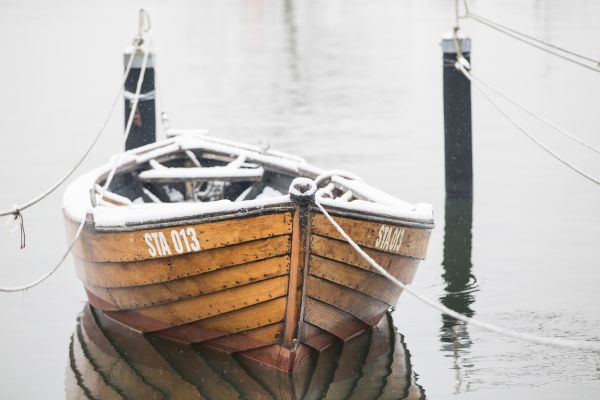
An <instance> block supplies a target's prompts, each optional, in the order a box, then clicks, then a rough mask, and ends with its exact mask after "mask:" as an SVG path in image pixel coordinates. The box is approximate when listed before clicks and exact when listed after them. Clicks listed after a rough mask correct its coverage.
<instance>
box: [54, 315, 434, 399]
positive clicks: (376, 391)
mask: <svg viewBox="0 0 600 400" xmlns="http://www.w3.org/2000/svg"><path fill="white" fill-rule="evenodd" d="M313 333H315V332H313ZM71 341H72V343H71V346H70V350H69V366H68V367H67V370H66V379H65V384H66V387H65V393H66V398H67V399H85V398H88V399H99V398H101V399H123V398H128V399H129V398H132V399H138V398H140V399H141V398H143V399H199V400H202V399H223V400H225V399H273V398H277V399H289V400H296V399H322V398H327V399H337V398H349V399H366V400H369V399H380V398H383V399H405V398H406V399H420V398H424V391H423V389H422V388H421V387H420V386H419V385H418V384H417V383H416V378H415V373H414V372H413V371H412V368H411V362H410V355H409V353H408V351H407V349H406V345H405V344H404V342H403V340H402V336H401V335H398V334H397V333H396V332H395V329H394V327H393V324H392V319H391V315H390V314H389V313H388V314H386V316H385V317H384V318H382V320H381V321H380V322H379V323H378V324H377V325H376V326H375V327H373V328H369V329H367V330H365V331H363V332H362V333H361V334H359V335H357V336H356V337H354V338H353V339H350V340H347V341H345V342H343V341H341V340H337V341H336V342H335V344H334V345H333V346H329V347H327V348H325V349H323V350H322V351H318V352H313V353H310V355H309V356H308V357H307V358H306V360H305V362H303V363H302V364H300V365H298V367H297V368H296V369H295V370H294V371H293V372H292V373H289V374H288V373H285V372H282V371H279V370H277V369H274V368H270V366H269V365H268V364H264V363H259V362H256V361H255V360H254V359H252V358H250V357H246V356H243V355H240V354H239V353H236V354H230V353H226V352H222V351H219V350H217V349H215V348H213V347H210V346H206V345H205V344H201V345H189V344H184V343H181V342H176V341H171V340H167V339H165V338H163V337H161V336H160V335H157V334H153V333H151V334H141V333H139V332H135V331H133V330H130V329H128V328H126V327H124V326H123V325H121V324H119V323H117V322H115V321H114V320H112V319H110V318H108V317H107V316H106V314H105V313H103V312H101V311H100V310H97V309H94V308H93V307H90V306H88V305H86V306H85V308H84V310H83V312H82V313H81V316H80V318H79V319H78V322H77V326H76V329H75V332H74V333H73V336H72V338H71Z"/></svg>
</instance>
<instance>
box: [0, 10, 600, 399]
mask: <svg viewBox="0 0 600 400" xmlns="http://www.w3.org/2000/svg"><path fill="white" fill-rule="evenodd" d="M452 3H453V2H451V1H443V0H428V1H423V0H420V1H416V0H413V1H409V0H404V1H401V0H398V1H391V0H389V1H385V0H378V1H369V2H365V1H359V0H346V1H341V0H329V1H316V0H308V1H297V0H285V1H283V0H282V1H266V0H263V1H261V0H246V1H242V0H239V1H233V0H232V1H229V0H228V1H185V2H183V1H182V2H179V3H176V4H166V3H165V2H158V1H147V2H141V1H131V2H127V3H125V2H118V1H104V2H86V3H83V2H77V1H62V0H61V1H55V2H45V1H7V0H2V1H0V48H1V49H2V62H0V90H1V93H2V96H0V110H2V111H0V132H2V141H1V144H0V182H1V185H0V187H1V188H2V190H1V191H0V205H1V206H2V208H5V207H7V206H9V205H10V204H12V203H14V202H22V201H23V200H25V199H27V198H29V197H31V196H32V195H34V194H37V193H38V192H40V191H41V190H43V189H45V188H46V186H48V185H49V184H50V183H51V182H54V181H55V180H56V179H57V177H58V176H60V175H61V174H62V173H63V172H64V171H65V170H66V169H67V168H68V167H69V166H71V165H72V164H73V163H74V162H75V160H76V159H77V157H78V156H79V154H81V152H82V151H83V149H84V148H85V146H86V145H87V143H89V141H90V138H91V137H92V135H93V134H94V132H95V131H96V130H97V129H98V127H99V125H100V123H101V121H102V119H103V118H104V116H105V114H106V113H107V111H108V108H109V105H110V103H111V101H112V98H113V96H115V94H116V91H117V89H118V84H119V81H120V74H121V68H122V61H121V53H120V52H121V51H122V49H123V48H124V47H125V46H126V45H128V44H129V41H130V38H131V37H132V35H133V34H134V33H135V30H136V20H135V18H136V11H137V9H138V8H139V7H140V6H143V7H145V8H147V9H148V10H149V11H150V13H151V15H152V19H153V25H154V41H155V48H156V51H157V52H158V57H159V59H158V68H159V70H158V74H159V79H160V86H161V87H160V89H161V91H162V93H161V94H162V97H161V100H162V101H163V103H164V106H165V107H166V108H167V110H168V111H169V112H170V116H171V119H172V123H173V125H174V126H175V127H181V128H185V127H204V128H208V129H210V130H211V131H212V132H213V134H215V135H218V136H222V137H225V138H231V139H239V140H244V141H248V142H251V143H257V142H258V141H259V140H262V142H263V143H265V142H267V143H270V144H271V146H272V147H274V148H278V149H281V150H284V151H287V152H291V153H297V154H299V155H302V156H304V157H305V158H306V159H307V160H308V161H309V162H311V163H314V164H316V165H318V166H321V167H324V168H334V167H335V168H343V169H348V170H352V171H354V172H356V173H358V174H359V175H361V176H363V177H364V178H365V179H366V180H367V181H369V182H371V183H373V184H374V185H375V186H378V187H381V188H382V189H384V190H386V191H388V192H390V193H392V194H394V195H397V196H398V197H401V198H404V199H406V200H408V201H413V202H429V203H432V204H433V206H434V209H435V216H436V217H435V219H436V225H437V227H436V229H435V230H434V233H433V237H432V240H431V245H430V249H429V255H428V259H427V260H426V261H425V262H423V263H422V264H421V267H420V270H419V272H418V274H417V278H416V280H415V283H414V284H415V287H416V288H418V289H419V290H420V291H421V292H423V293H425V294H426V295H427V296H429V297H431V298H436V299H439V300H441V301H442V302H443V303H444V304H447V305H448V306H450V307H452V308H454V309H456V310H458V311H461V312H463V313H466V314H468V315H473V316H476V317H479V318H481V319H484V320H486V321H489V322H493V323H496V324H499V325H502V326H506V327H510V328H514V329H517V330H520V331H524V332H531V333H536V334H541V335H549V336H556V337H569V338H578V339H589V340H599V339H600V311H599V307H598V304H600V285H598V282H600V268H599V267H600V246H599V243H600V191H599V188H598V187H597V186H594V185H593V184H591V183H589V182H587V181H585V180H583V179H582V178H580V177H579V176H577V175H575V174H574V173H573V172H571V171H569V170H567V169H566V168H564V167H563V166H562V165H561V164H560V163H558V162H557V161H555V160H553V159H551V158H549V157H548V156H547V155H546V154H545V153H543V152H542V151H540V150H539V149H538V148H537V147H535V146H534V145H533V144H532V143H531V142H530V141H528V140H527V139H526V138H524V137H523V136H521V135H520V133H518V131H516V130H515V129H514V128H513V127H512V126H511V125H509V124H508V123H507V122H506V121H505V120H503V119H502V117H501V116H499V115H498V114H497V113H496V112H495V111H494V110H493V109H492V108H490V106H489V104H487V103H486V102H485V99H484V98H482V97H481V96H479V95H478V94H477V93H475V94H474V98H473V103H474V110H473V119H474V143H473V146H474V171H475V197H474V201H473V202H446V201H445V195H444V182H443V177H444V171H443V120H442V112H441V111H442V104H441V98H442V94H441V51H440V48H439V46H438V42H439V39H440V36H441V35H442V34H443V33H444V32H445V31H447V30H448V29H449V28H450V27H451V25H452ZM472 7H473V9H474V10H476V11H478V12H479V13H481V14H483V15H485V16H488V17H490V18H492V19H496V20H498V21H501V22H504V23H507V24H509V25H511V26H514V27H517V28H520V29H522V30H524V31H526V32H529V33H531V34H533V35H535V36H537V37H540V38H543V39H545V40H548V41H551V42H555V43H557V44H562V45H565V46H567V47H569V48H572V49H574V50H577V51H580V52H582V53H584V54H590V55H597V54H598V49H600V35H599V30H600V2H597V1H594V0H587V1H586V0H575V1H558V0H548V1H541V0H527V1H522V0H521V1H517V0H511V1H502V2H500V1H491V0H490V1H482V0H478V1H472ZM463 29H465V30H466V31H467V32H468V33H469V34H470V35H471V37H472V38H473V54H472V61H473V65H474V71H476V72H477V73H478V74H479V76H480V77H482V78H483V79H485V80H487V81H488V82H490V83H492V84H494V85H496V86H498V87H501V88H503V89H504V90H505V91H506V92H508V93H509V94H512V95H513V96H514V97H515V98H517V99H519V100H520V101H522V102H523V103H525V104H527V105H529V106H530V107H531V108H532V109H533V110H535V111H538V112H540V113H542V114H543V115H545V116H548V117H551V118H552V120H553V121H554V122H556V123H557V124H559V125H561V126H563V127H565V128H567V129H569V130H571V131H573V132H576V133H577V134H578V135H579V136H581V137H582V138H584V139H585V140H587V141H589V142H591V143H593V144H595V145H596V146H599V145H600V137H599V136H598V132H599V131H600V119H598V117H597V116H598V109H599V106H600V100H599V98H598V93H600V79H599V76H598V75H597V74H595V73H593V72H588V71H585V70H582V69H580V68H578V67H576V66H572V65H571V64H568V63H565V62H563V61H561V60H558V59H555V58H553V57H551V56H549V55H547V54H545V53H541V52H539V51H537V50H534V49H531V48H528V47H525V46H524V45H521V44H519V43H516V42H513V41H511V40H510V39H508V38H505V37H503V36H500V35H499V34H497V33H496V32H494V31H490V30H489V29H487V28H485V27H483V26H479V25H475V23H474V22H470V21H465V22H464V23H463ZM121 114H122V113H121V112H120V110H119V112H118V113H117V114H116V116H115V118H114V120H113V121H112V122H111V125H110V127H109V128H110V130H109V132H108V135H107V136H106V137H105V138H104V139H103V141H102V142H101V143H100V145H99V146H98V148H97V149H96V150H95V151H94V153H93V154H92V156H91V157H90V160H89V161H88V162H86V165H85V167H84V168H86V169H89V168H91V167H92V166H94V165H97V164H98V163H100V162H104V161H105V160H106V159H107V158H108V156H109V154H112V153H114V152H115V151H116V150H117V148H118V143H119V142H120V139H119V137H120V135H119V131H120V128H121V126H122V120H121V118H122V115H121ZM515 115H516V116H517V117H518V118H520V119H521V120H522V121H526V125H527V126H528V127H530V128H531V129H532V130H533V131H534V132H536V133H538V134H539V135H541V137H543V139H544V140H545V141H546V142H548V143H549V144H550V145H551V146H552V147H553V148H555V149H557V150H560V152H561V154H563V155H564V156H565V157H567V158H568V159H569V160H572V161H573V162H574V163H576V164H577V165H578V166H580V167H581V168H582V169H584V170H586V171H588V172H589V173H591V174H592V175H595V176H600V160H599V158H598V157H597V156H596V155H594V154H593V153H591V152H588V151H586V150H585V149H581V148H580V147H577V146H576V145H573V144H572V143H571V142H567V141H565V140H564V139H562V138H561V137H558V136H555V135H554V134H553V133H552V132H549V131H547V129H544V127H543V126H540V125H537V124H535V123H531V122H530V121H529V119H527V118H526V117H525V116H523V115H521V114H518V113H516V112H515ZM60 202H61V199H60V194H56V195H53V196H52V197H50V198H49V199H48V200H46V201H45V202H43V203H42V204H41V205H40V206H38V207H36V208H34V209H31V210H28V211H27V212H26V213H25V227H26V229H27V248H26V249H25V250H19V248H18V247H19V237H18V235H17V234H15V233H10V232H9V230H10V229H9V228H10V227H7V228H6V229H5V228H4V227H3V225H1V226H0V238H1V240H0V248H1V250H2V254H3V257H4V261H3V263H2V268H0V283H1V284H3V285H9V284H21V283H23V282H26V281H30V280H32V279H34V278H35V277H37V276H39V275H40V274H42V273H43V272H44V271H46V270H48V269H49V268H50V267H51V265H52V264H53V263H54V262H55V260H56V259H57V258H58V257H59V255H60V254H61V252H62V251H63V249H64V248H65V246H66V241H65V238H64V234H63V226H62V216H61V213H60ZM1 222H2V224H4V221H1ZM84 304H85V294H84V292H83V289H82V286H81V284H80V283H79V281H78V280H77V278H76V277H75V273H74V270H73V265H72V263H71V261H68V262H67V263H66V264H65V265H64V267H63V268H62V269H61V270H59V272H58V273H57V274H56V275H55V276H54V277H53V278H52V279H50V280H49V281H48V282H47V283H45V284H44V285H42V286H41V287H39V288H37V289H35V290H31V291H28V292H26V293H24V294H14V295H2V296H0V320H1V327H2V329H1V330H0V339H1V340H0V360H1V362H0V397H2V398H61V397H64V395H65V376H66V375H65V370H66V369H67V367H68V365H69V345H70V337H71V335H72V334H73V332H76V331H77V328H76V325H77V321H76V320H77V315H78V314H79V313H80V312H81V310H82V309H83V308H84ZM394 318H395V323H396V325H397V327H398V329H399V331H400V332H402V334H403V335H404V339H403V343H404V346H405V347H406V349H407V350H408V351H409V352H410V364H411V367H412V371H414V372H415V377H416V379H417V382H418V384H419V385H420V387H421V388H422V389H423V390H424V391H425V394H426V395H427V396H428V397H429V398H432V399H439V398H448V397H451V396H455V397H457V398H467V399H470V398H483V397H485V398H487V399H503V398H506V397H507V396H511V397H513V398H524V399H525V398H527V399H537V398H539V399H546V398H556V399H559V398H565V397H569V398H598V397H599V396H600V355H599V354H597V353H596V354H594V353H590V352H586V351H569V350H559V349H553V348H547V347H543V346H535V345H530V344H523V343H519V342H514V341H512V340H508V339H504V338H501V337H498V336H496V335H493V334H490V333H487V332H484V331H481V330H479V329H477V328H472V327H467V326H464V325H463V324H460V323H459V324H457V323H456V322H454V321H452V320H449V319H446V318H442V317H441V316H440V315H439V314H438V313H437V312H434V311H432V310H431V309H429V308H427V307H425V306H424V305H422V304H421V303H419V302H417V301H416V300H414V299H412V298H410V297H408V296H403V297H402V298H401V300H400V303H399V304H398V306H397V308H396V311H395V313H394ZM66 383H67V387H68V386H69V385H71V384H72V382H71V381H70V380H69V379H67V380H66Z"/></svg>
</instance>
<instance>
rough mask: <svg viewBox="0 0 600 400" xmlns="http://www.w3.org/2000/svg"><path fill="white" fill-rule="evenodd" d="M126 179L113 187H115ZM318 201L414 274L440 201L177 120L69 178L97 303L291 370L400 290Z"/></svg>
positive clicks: (70, 204)
mask: <svg viewBox="0 0 600 400" xmlns="http://www.w3.org/2000/svg"><path fill="white" fill-rule="evenodd" d="M111 171H114V178H113V179H112V180H111V182H110V185H109V187H108V189H107V191H106V192H104V193H103V185H104V184H105V182H106V181H107V179H109V176H110V175H111ZM316 202H318V203H319V204H320V205H321V206H322V207H324V208H325V209H326V210H327V211H328V212H329V213H331V215H333V216H334V217H335V218H336V220H337V222H338V223H339V225H340V226H341V227H342V228H343V229H344V231H345V232H347V233H348V234H349V235H350V236H351V237H352V238H353V239H354V240H355V241H356V243H358V244H359V245H361V246H363V247H364V248H366V249H367V251H368V252H369V254H370V255H371V257H373V258H374V259H375V260H376V261H377V262H378V263H380V264H381V265H382V266H383V267H384V268H386V269H387V270H388V272H389V273H391V274H392V275H393V276H395V277H396V278H398V279H400V280H402V281H404V282H406V283H410V282H411V281H412V279H413V277H414V274H415V272H416V268H417V265H418V263H419V260H421V259H424V258H425V254H426V250H427V244H428V241H429V236H430V231H431V229H432V228H433V218H432V210H431V206H429V205H427V204H416V205H413V204H409V203H406V202H404V201H402V200H399V199H397V198H395V197H393V196H391V195H389V194H387V193H384V192H382V191H380V190H378V189H375V188H373V187H371V186H370V185H368V184H367V183H365V182H364V181H362V180H361V179H360V178H358V177H356V176H354V175H353V174H350V173H347V172H343V171H324V170H321V169H319V168H316V167H314V166H312V165H310V164H308V163H307V162H306V161H304V159H302V158H301V157H298V156H294V155H289V154H285V153H281V152H278V151H274V150H270V149H267V150H265V149H261V148H258V147H255V146H250V145H245V144H241V143H237V142H232V141H228V140H223V139H220V138H215V137H211V136H208V135H206V134H205V133H204V132H199V131H196V132H183V131H171V132H170V134H169V136H168V138H167V139H166V140H163V141H160V142H156V143H152V144H149V145H146V146H143V147H140V148H137V149H134V150H130V151H127V152H125V153H123V154H121V155H119V156H115V157H114V158H113V159H112V160H110V161H109V162H108V163H107V164H106V165H104V166H101V167H99V168H96V169H94V170H93V171H91V172H89V173H87V174H84V175H82V176H81V177H79V178H78V179H76V180H75V181H73V182H72V184H71V185H70V186H69V187H68V188H67V190H66V192H65V196H64V200H63V210H64V215H65V221H66V225H67V232H69V235H70V234H72V232H73V231H74V230H75V229H76V227H77V225H78V224H79V223H82V222H83V221H85V225H84V228H83V231H82V233H81V238H80V240H79V241H78V242H77V244H76V245H75V247H74V248H73V252H74V255H75V260H76V262H75V263H76V268H77V273H78V276H79V277H80V278H81V280H82V281H83V283H84V285H85V288H86V291H87V294H88V298H89V301H90V304H91V305H92V306H93V307H95V308H96V309H98V310H100V311H102V312H104V313H105V314H106V315H107V316H108V317H110V318H112V319H114V320H116V321H118V322H120V323H122V324H124V325H126V326H128V327H129V328H132V329H135V330H137V331H140V332H155V333H157V334H159V335H161V336H164V337H166V338H169V339H174V340H178V341H183V342H188V343H201V344H202V345H204V346H207V347H211V348H215V349H219V350H222V351H226V352H230V353H239V354H240V355H242V356H244V357H247V358H251V359H254V360H259V361H261V362H263V363H265V364H268V365H272V366H274V367H276V368H279V369H282V370H284V371H291V370H293V369H294V368H295V367H296V366H297V365H299V364H300V363H301V362H302V361H303V360H305V359H307V357H308V355H309V354H310V353H311V352H315V351H317V352H318V351H321V350H323V349H324V348H326V347H327V346H329V345H331V344H332V343H334V342H335V341H339V340H342V341H343V340H346V339H348V338H350V337H352V336H354V335H356V334H357V333H359V332H360V331H362V330H365V329H367V328H368V327H371V326H375V325H377V323H379V321H380V320H381V318H382V317H383V316H384V315H385V312H386V311H387V310H388V309H389V307H391V306H394V305H395V303H396V301H397V299H398V297H399V295H400V292H401V289H399V288H398V287H396V286H395V285H393V284H392V283H391V282H390V281H389V280H387V278H385V277H384V276H382V275H381V274H380V273H379V272H378V271H376V270H374V269H373V268H372V267H370V266H369V264H368V263H366V262H365V261H364V260H363V259H362V258H360V256H358V255H356V254H355V253H353V252H352V251H351V249H350V247H349V245H348V244H347V243H346V242H344V241H343V239H342V237H340V235H339V233H338V232H337V231H336V230H335V229H334V228H333V226H332V225H331V224H330V223H329V221H327V219H326V218H325V216H324V214H322V213H321V212H320V210H319V208H318V207H317V203H316Z"/></svg>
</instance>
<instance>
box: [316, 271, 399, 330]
mask: <svg viewBox="0 0 600 400" xmlns="http://www.w3.org/2000/svg"><path fill="white" fill-rule="evenodd" d="M307 294H308V296H309V297H312V298H314V299H316V300H319V301H321V302H323V303H327V304H329V305H330V306H333V307H336V308H339V309H340V310H342V311H344V312H346V313H348V314H351V315H353V316H355V317H356V318H358V319H360V320H361V321H362V322H364V323H365V324H367V325H370V326H375V325H377V323H379V320H380V319H381V317H382V316H383V315H384V314H385V312H386V311H387V309H388V308H389V305H387V304H386V303H384V302H382V301H380V300H377V299H375V298H373V297H370V296H368V295H366V294H363V293H361V292H357V291H355V290H353V289H349V288H347V287H344V286H342V285H338V284H336V283H332V282H330V281H326V280H324V279H321V278H317V277H315V276H309V277H308V282H307Z"/></svg>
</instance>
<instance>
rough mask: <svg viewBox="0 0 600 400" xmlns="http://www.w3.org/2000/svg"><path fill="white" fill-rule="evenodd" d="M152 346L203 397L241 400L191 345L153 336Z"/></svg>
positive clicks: (234, 389)
mask: <svg viewBox="0 0 600 400" xmlns="http://www.w3.org/2000/svg"><path fill="white" fill-rule="evenodd" d="M148 340H149V342H150V344H151V345H152V346H153V347H154V348H155V350H156V351H157V352H158V354H160V355H161V356H162V357H163V358H164V360H165V361H167V362H168V364H169V368H171V369H173V370H174V371H176V372H177V374H178V375H180V376H181V377H182V378H183V379H185V381H186V382H188V383H190V384H192V385H194V386H195V387H196V388H197V389H198V391H199V392H200V393H201V394H202V396H203V397H205V398H207V399H210V400H213V399H214V400H230V399H241V398H242V397H241V396H240V393H239V392H238V390H236V388H235V387H233V386H232V385H231V384H230V383H229V382H227V381H226V380H224V379H222V378H221V377H220V376H219V375H218V374H216V373H215V371H214V370H213V369H212V368H211V366H210V365H209V364H208V363H207V362H206V361H205V360H204V359H203V358H202V357H200V356H199V355H198V354H197V353H196V351H195V350H194V349H193V348H192V347H191V346H189V345H186V344H182V343H177V342H173V341H170V340H167V339H163V338H161V337H158V336H155V335H151V336H149V338H148Z"/></svg>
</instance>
